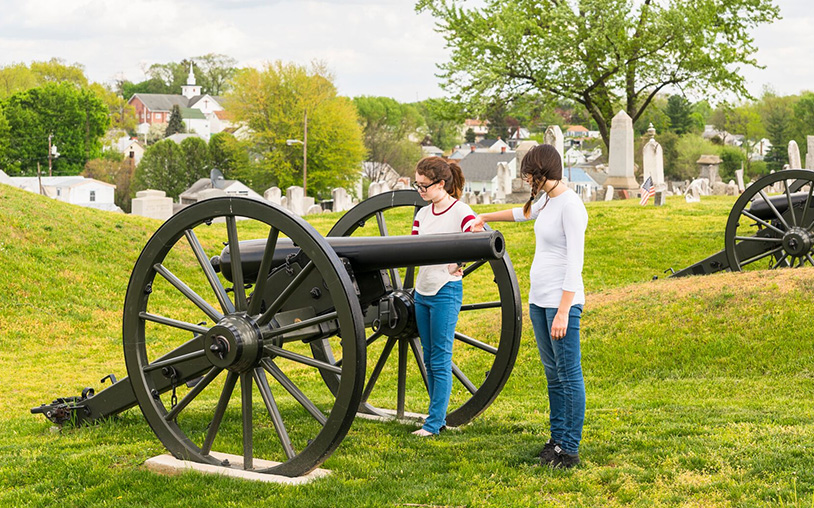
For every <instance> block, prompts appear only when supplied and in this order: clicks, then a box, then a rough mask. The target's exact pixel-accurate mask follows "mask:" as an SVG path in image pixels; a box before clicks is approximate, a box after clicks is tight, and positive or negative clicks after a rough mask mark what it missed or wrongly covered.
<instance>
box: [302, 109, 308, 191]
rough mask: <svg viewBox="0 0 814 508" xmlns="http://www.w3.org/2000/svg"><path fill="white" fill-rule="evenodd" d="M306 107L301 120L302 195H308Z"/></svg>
mask: <svg viewBox="0 0 814 508" xmlns="http://www.w3.org/2000/svg"><path fill="white" fill-rule="evenodd" d="M307 182H308V109H307V108H306V109H305V119H304V120H303V139H302V195H303V196H307V195H308V188H307V187H306V185H307Z"/></svg>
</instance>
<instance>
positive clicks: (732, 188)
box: [726, 180, 740, 196]
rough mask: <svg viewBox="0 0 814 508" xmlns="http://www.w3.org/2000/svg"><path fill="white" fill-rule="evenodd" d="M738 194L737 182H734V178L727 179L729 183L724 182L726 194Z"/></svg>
mask: <svg viewBox="0 0 814 508" xmlns="http://www.w3.org/2000/svg"><path fill="white" fill-rule="evenodd" d="M738 194H740V192H738V184H736V183H735V180H729V183H728V184H726V195H727V196H737V195H738Z"/></svg>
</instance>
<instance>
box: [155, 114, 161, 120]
mask: <svg viewBox="0 0 814 508" xmlns="http://www.w3.org/2000/svg"><path fill="white" fill-rule="evenodd" d="M155 119H156V120H157V121H159V122H160V121H161V113H156V114H155Z"/></svg>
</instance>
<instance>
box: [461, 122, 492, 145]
mask: <svg viewBox="0 0 814 508" xmlns="http://www.w3.org/2000/svg"><path fill="white" fill-rule="evenodd" d="M469 129H472V132H474V133H475V141H479V140H481V139H483V138H485V137H486V133H487V132H489V120H476V119H474V118H467V119H466V120H464V124H463V125H462V126H461V137H464V136H466V132H467V131H468V130H469Z"/></svg>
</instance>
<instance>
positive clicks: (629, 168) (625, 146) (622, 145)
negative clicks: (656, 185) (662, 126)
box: [605, 111, 639, 199]
mask: <svg viewBox="0 0 814 508" xmlns="http://www.w3.org/2000/svg"><path fill="white" fill-rule="evenodd" d="M633 170H634V167H633V120H631V118H630V117H629V116H628V114H627V113H625V112H624V111H619V113H617V114H616V116H614V117H613V120H612V121H611V132H610V155H609V160H608V178H607V179H606V180H605V185H606V186H612V187H613V188H614V189H616V191H615V192H616V193H617V194H620V196H621V195H622V194H624V193H620V192H618V191H620V190H638V188H639V184H638V183H637V182H636V178H635V177H634V175H633ZM606 199H607V197H606Z"/></svg>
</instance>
